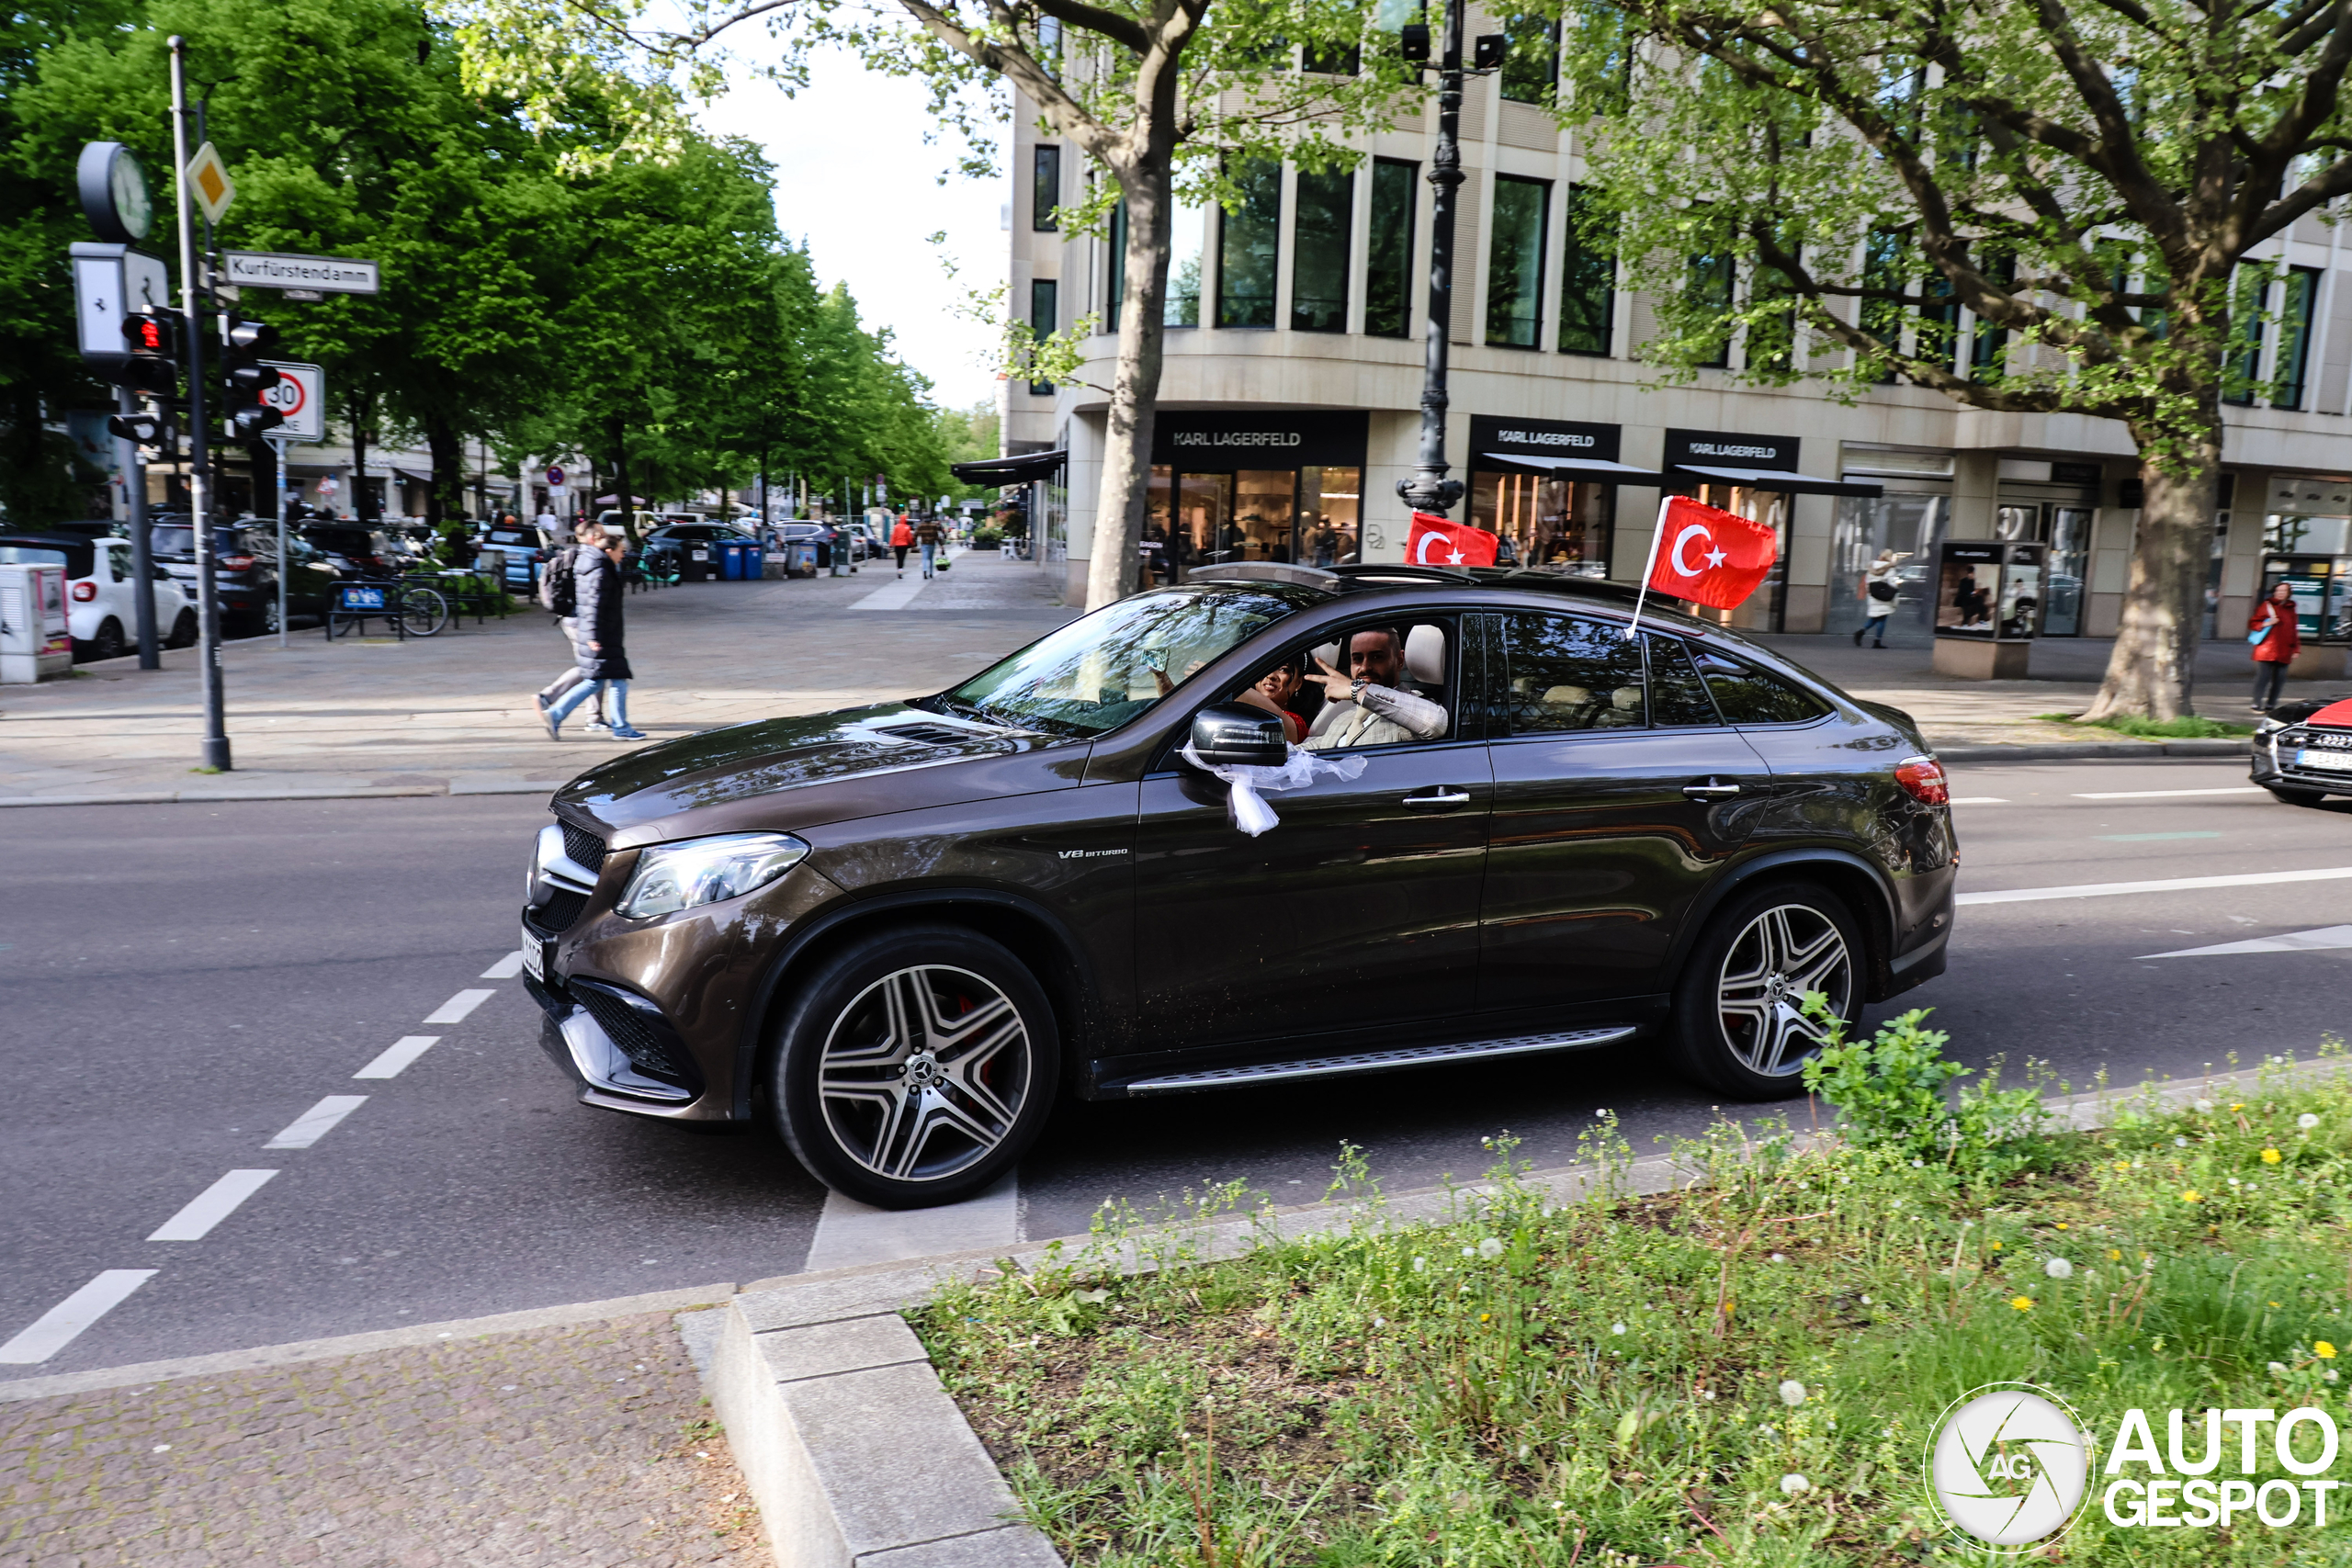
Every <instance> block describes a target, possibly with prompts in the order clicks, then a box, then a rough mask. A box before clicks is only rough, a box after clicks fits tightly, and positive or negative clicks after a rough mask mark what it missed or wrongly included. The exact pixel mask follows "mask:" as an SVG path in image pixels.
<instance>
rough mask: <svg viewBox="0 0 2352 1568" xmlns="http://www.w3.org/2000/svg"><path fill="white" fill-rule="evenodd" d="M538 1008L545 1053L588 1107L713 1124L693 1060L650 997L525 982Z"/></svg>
mask: <svg viewBox="0 0 2352 1568" xmlns="http://www.w3.org/2000/svg"><path fill="white" fill-rule="evenodd" d="M523 985H524V988H525V989H526V990H528V991H529V992H530V993H531V999H532V1000H533V1001H535V1002H537V1003H538V1004H539V1012H540V1019H539V1048H540V1049H541V1050H543V1051H545V1052H546V1053H547V1054H548V1059H549V1060H551V1061H553V1062H554V1063H555V1065H556V1066H559V1067H561V1068H562V1069H563V1070H564V1072H565V1074H566V1075H567V1076H568V1077H571V1081H572V1082H573V1083H574V1084H576V1085H578V1086H579V1089H580V1100H581V1103H582V1104H583V1105H595V1106H601V1107H603V1108H604V1109H605V1110H608V1111H629V1112H631V1113H633V1114H635V1115H639V1116H656V1117H662V1118H666V1119H671V1120H682V1121H696V1120H704V1119H707V1117H708V1115H709V1112H708V1111H700V1112H697V1110H696V1104H697V1102H698V1101H700V1100H704V1099H706V1098H707V1096H706V1094H705V1092H704V1089H705V1086H704V1083H703V1076H702V1074H701V1072H700V1071H699V1070H698V1069H697V1067H696V1066H695V1059H694V1056H693V1054H692V1053H691V1052H689V1051H687V1050H686V1048H685V1044H684V1042H683V1041H682V1040H680V1039H679V1038H678V1032H677V1031H676V1030H675V1029H673V1027H671V1024H670V1021H669V1020H668V1019H667V1018H665V1017H663V1016H662V1010H661V1008H660V1007H659V1006H658V1005H656V1004H655V1003H654V1002H653V1001H652V1000H651V999H650V998H646V997H641V996H639V995H637V994H635V993H633V992H628V991H624V990H622V989H621V988H620V987H616V986H605V985H599V984H597V983H595V982H594V981H580V982H574V983H572V984H571V985H566V984H564V983H563V982H562V981H560V980H555V979H553V978H552V977H550V979H549V980H548V981H544V982H543V981H540V980H536V979H533V978H532V977H531V976H527V975H526V976H524V977H523Z"/></svg>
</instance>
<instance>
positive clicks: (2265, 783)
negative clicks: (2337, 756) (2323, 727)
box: [2246, 728, 2352, 795]
mask: <svg viewBox="0 0 2352 1568" xmlns="http://www.w3.org/2000/svg"><path fill="white" fill-rule="evenodd" d="M2323 733H2324V732H2323ZM2333 738H2334V737H2332V736H2331V737H2330V739H2333ZM2311 739H2312V738H2311V737H2309V736H2306V735H2303V734H2301V733H2299V732H2298V731H2297V730H2295V729H2293V728H2286V729H2275V730H2272V731H2271V732H2270V733H2269V734H2267V735H2257V736H2256V737H2255V738H2254V754H2253V761H2252V765H2251V766H2250V767H2248V769H2247V770H2246V772H2247V776H2248V777H2250V778H2252V779H2253V781H2254V782H2255V783H2256V784H2260V785H2261V786H2262V787H2263V788H2265V789H2289V790H2301V791H2304V792H2305V793H2307V794H2312V795H2352V772H2343V773H2339V772H2336V771H2335V770H2333V769H2319V768H2309V767H2305V766H2303V765H2302V764H2301V761H2299V760H2298V753H2300V752H2301V751H2303V750H2318V751H2341V752H2343V753H2344V754H2345V755H2346V756H2352V748H2347V747H2339V746H2312V745H2310V743H2309V742H2310V740H2311Z"/></svg>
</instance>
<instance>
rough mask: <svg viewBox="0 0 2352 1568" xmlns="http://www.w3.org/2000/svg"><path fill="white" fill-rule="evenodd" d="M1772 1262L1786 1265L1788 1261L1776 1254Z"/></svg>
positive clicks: (1773, 1255)
mask: <svg viewBox="0 0 2352 1568" xmlns="http://www.w3.org/2000/svg"><path fill="white" fill-rule="evenodd" d="M1772 1261H1773V1262H1775V1263H1786V1262H1787V1261H1788V1259H1787V1258H1784V1257H1782V1256H1781V1254H1779V1253H1777V1252H1776V1253H1774V1254H1772Z"/></svg>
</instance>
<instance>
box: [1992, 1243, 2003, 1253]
mask: <svg viewBox="0 0 2352 1568" xmlns="http://www.w3.org/2000/svg"><path fill="white" fill-rule="evenodd" d="M1993 1250H1994V1251H1996V1252H1998V1251H2000V1250H2001V1244H2000V1243H1999V1242H1997V1241H1996V1242H1995V1243H1994V1244H1993Z"/></svg>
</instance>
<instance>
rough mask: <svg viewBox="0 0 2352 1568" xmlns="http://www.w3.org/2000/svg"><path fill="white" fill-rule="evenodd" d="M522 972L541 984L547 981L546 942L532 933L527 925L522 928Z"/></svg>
mask: <svg viewBox="0 0 2352 1568" xmlns="http://www.w3.org/2000/svg"><path fill="white" fill-rule="evenodd" d="M523 973H525V974H526V975H528V976H530V977H531V978H532V979H534V980H537V982H538V983H539V984H540V985H542V986H544V985H546V984H547V983H548V949H547V943H545V942H541V941H540V940H539V939H538V938H537V936H535V935H534V934H532V931H531V928H530V927H528V926H525V927H524V928H523Z"/></svg>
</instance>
